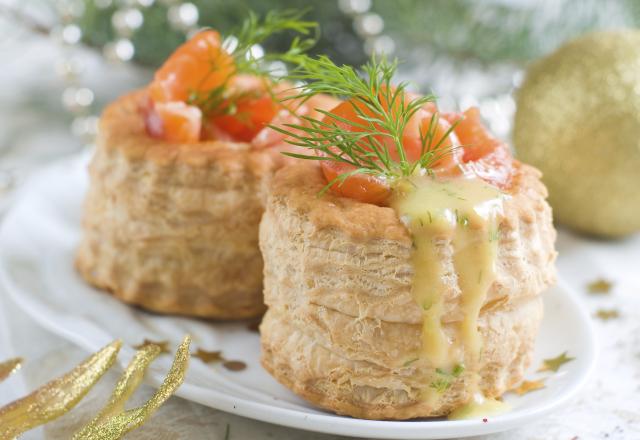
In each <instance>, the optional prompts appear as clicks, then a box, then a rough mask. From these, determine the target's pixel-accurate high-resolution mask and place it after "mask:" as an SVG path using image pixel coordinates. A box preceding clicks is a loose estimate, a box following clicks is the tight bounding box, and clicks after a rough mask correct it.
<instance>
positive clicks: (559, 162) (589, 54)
mask: <svg viewBox="0 0 640 440" xmlns="http://www.w3.org/2000/svg"><path fill="white" fill-rule="evenodd" d="M514 143H515V148H516V151H517V155H518V157H519V158H520V159H522V160H523V161H524V162H528V163H531V164H532V165H535V166H536V167H538V168H539V169H540V170H541V171H542V172H543V174H544V177H543V180H544V182H545V183H546V185H547V187H548V189H549V202H550V203H551V205H552V207H553V209H554V216H555V218H556V220H557V221H558V222H560V223H562V224H565V225H568V226H570V227H572V228H574V229H577V230H579V231H582V232H586V233H589V234H594V235H599V236H604V237H618V236H623V235H626V234H630V233H632V232H635V231H640V31H632V30H625V31H609V32H596V33H591V34H588V35H585V36H583V37H580V38H578V39H576V40H573V41H571V42H569V43H567V44H565V45H564V46H562V47H561V48H560V49H558V50H557V51H556V52H554V53H553V54H551V55H549V56H547V57H545V58H543V59H541V60H539V61H537V62H536V63H535V64H533V65H532V66H531V68H530V69H529V70H528V71H527V75H526V78H525V81H524V83H523V85H522V87H521V89H520V90H519V91H518V93H517V111H516V117H515V128H514Z"/></svg>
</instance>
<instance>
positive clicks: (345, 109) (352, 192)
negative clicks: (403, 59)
mask: <svg viewBox="0 0 640 440" xmlns="http://www.w3.org/2000/svg"><path fill="white" fill-rule="evenodd" d="M413 98H414V97H411V96H407V98H406V100H407V102H408V101H410V100H411V99H413ZM436 111H437V109H436V107H435V105H433V104H432V103H428V105H426V106H425V107H424V108H422V109H420V110H418V111H417V112H416V114H415V115H413V116H412V117H411V119H410V120H409V122H408V124H407V126H406V127H405V130H404V133H403V136H402V147H403V151H404V155H405V158H406V160H407V161H409V162H415V161H416V160H418V159H419V158H420V157H421V156H422V154H423V149H424V148H423V141H422V139H423V136H425V135H426V134H427V133H428V132H429V127H430V125H431V124H432V123H434V124H436V125H435V128H434V129H432V138H431V140H430V141H429V144H428V145H426V147H425V148H427V149H429V148H431V149H432V151H433V155H434V162H433V163H432V164H431V166H432V167H433V168H434V169H435V170H436V172H438V173H441V174H447V175H453V174H456V173H457V174H460V172H461V171H460V168H459V167H458V165H459V163H460V162H461V160H462V154H463V152H462V151H461V150H458V149H453V150H452V147H453V146H454V145H455V144H457V141H456V139H455V134H453V133H451V132H449V130H450V128H451V124H450V123H449V122H447V121H446V120H445V119H443V118H440V117H439V116H438V114H437V113H434V112H436ZM330 112H331V115H327V116H325V117H324V118H323V122H325V123H329V124H335V125H336V126H337V127H339V128H341V129H343V130H346V131H351V132H362V131H369V130H370V129H369V128H368V127H370V126H371V122H370V121H367V120H366V119H363V118H362V116H361V115H362V114H364V115H365V116H369V117H372V116H374V114H373V112H372V111H371V110H370V109H369V108H367V107H366V106H364V104H361V103H358V102H353V101H346V102H343V103H341V104H339V105H338V106H337V107H335V108H334V109H332V110H331V111H330ZM432 119H433V122H432ZM375 128H377V129H379V130H380V131H382V129H381V128H380V127H375ZM448 132H449V135H448V136H447V137H446V139H445V135H446V134H447V133H448ZM374 139H375V141H374V142H376V141H377V143H378V144H380V145H384V146H385V147H386V148H387V150H388V151H389V155H390V157H391V159H392V160H394V161H399V160H400V159H401V153H400V151H398V148H397V147H396V145H395V143H394V141H393V139H391V138H390V137H389V136H385V135H382V134H381V135H376V136H375V137H374ZM361 146H362V148H363V149H366V150H373V149H374V147H373V146H372V145H371V143H370V142H369V141H365V140H363V141H362V144H361ZM321 167H322V170H323V173H324V175H325V178H326V179H327V181H331V180H332V179H334V178H335V177H336V176H338V175H339V174H344V173H348V172H349V171H351V170H353V167H352V166H350V165H348V164H343V163H336V162H332V161H322V162H321ZM331 189H332V190H333V191H334V192H337V193H339V194H342V195H345V196H348V197H352V198H354V199H357V200H360V201H363V202H368V203H374V204H379V203H382V202H383V201H384V198H386V197H387V196H388V195H389V186H388V183H387V182H384V181H383V180H381V179H378V178H376V177H373V176H369V175H363V174H355V175H353V176H351V177H349V178H348V179H346V180H345V181H344V183H343V184H342V185H337V184H335V185H333V186H332V188H331Z"/></svg>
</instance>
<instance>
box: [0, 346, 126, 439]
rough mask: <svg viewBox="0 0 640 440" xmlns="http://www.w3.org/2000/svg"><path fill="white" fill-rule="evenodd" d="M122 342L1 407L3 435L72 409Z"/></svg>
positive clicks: (9, 435) (0, 435)
mask: <svg viewBox="0 0 640 440" xmlns="http://www.w3.org/2000/svg"><path fill="white" fill-rule="evenodd" d="M121 346H122V343H121V342H120V341H115V342H112V343H111V344H109V345H107V346H106V347H104V348H103V349H102V350H100V351H99V352H97V353H96V354H94V355H92V356H90V357H89V358H87V359H86V360H85V361H83V362H82V363H81V364H80V365H78V366H77V367H76V368H74V369H73V370H71V371H70V372H69V373H67V374H65V375H64V376H61V377H59V378H57V379H54V380H52V381H51V382H49V383H47V384H46V385H44V386H42V387H40V388H39V389H37V390H36V391H34V392H33V393H31V394H29V395H28V396H26V397H23V398H22V399H19V400H16V401H15V402H12V403H10V404H8V405H6V406H4V407H3V408H0V438H2V439H6V438H9V439H10V438H14V437H17V436H19V435H20V434H22V433H24V432H26V431H28V430H30V429H33V428H35V427H37V426H40V425H42V424H44V423H47V422H49V421H51V420H54V419H56V418H58V417H60V416H61V415H63V414H65V413H66V412H68V411H69V410H71V409H72V408H73V407H74V406H75V405H76V404H77V403H78V402H79V401H80V400H81V399H82V398H83V397H84V396H85V395H86V394H87V393H88V392H89V390H90V389H91V388H92V387H93V386H94V385H95V383H96V382H97V381H98V380H99V379H100V378H101V377H102V375H103V374H104V373H105V372H106V371H107V370H108V369H109V368H110V367H111V365H113V362H114V361H115V360H116V357H117V355H118V351H120V347H121Z"/></svg>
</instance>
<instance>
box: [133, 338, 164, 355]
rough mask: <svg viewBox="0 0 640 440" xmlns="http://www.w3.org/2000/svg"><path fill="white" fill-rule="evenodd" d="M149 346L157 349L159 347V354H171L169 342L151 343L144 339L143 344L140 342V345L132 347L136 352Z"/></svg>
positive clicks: (149, 340)
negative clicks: (155, 346) (154, 346)
mask: <svg viewBox="0 0 640 440" xmlns="http://www.w3.org/2000/svg"><path fill="white" fill-rule="evenodd" d="M149 345H157V346H158V347H160V353H161V354H162V353H171V350H169V341H157V342H156V341H152V340H151V339H147V338H145V339H144V342H142V344H138V345H134V346H133V348H135V349H136V350H142V349H143V348H145V347H147V346H149Z"/></svg>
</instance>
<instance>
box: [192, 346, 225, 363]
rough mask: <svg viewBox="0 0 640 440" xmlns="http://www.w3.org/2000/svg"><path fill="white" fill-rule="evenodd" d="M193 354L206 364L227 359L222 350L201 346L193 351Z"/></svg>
mask: <svg viewBox="0 0 640 440" xmlns="http://www.w3.org/2000/svg"><path fill="white" fill-rule="evenodd" d="M191 356H193V357H196V358H198V359H200V360H201V361H202V362H204V363H205V364H211V363H214V362H223V361H224V360H225V359H224V357H222V352H221V351H207V350H203V349H201V348H198V350H197V351H196V352H195V353H191Z"/></svg>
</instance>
